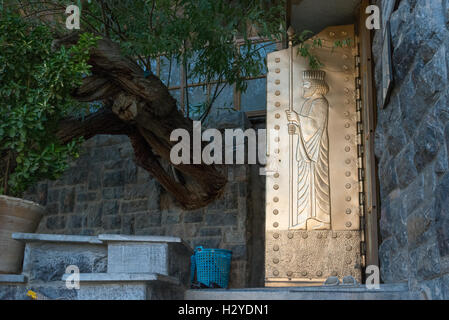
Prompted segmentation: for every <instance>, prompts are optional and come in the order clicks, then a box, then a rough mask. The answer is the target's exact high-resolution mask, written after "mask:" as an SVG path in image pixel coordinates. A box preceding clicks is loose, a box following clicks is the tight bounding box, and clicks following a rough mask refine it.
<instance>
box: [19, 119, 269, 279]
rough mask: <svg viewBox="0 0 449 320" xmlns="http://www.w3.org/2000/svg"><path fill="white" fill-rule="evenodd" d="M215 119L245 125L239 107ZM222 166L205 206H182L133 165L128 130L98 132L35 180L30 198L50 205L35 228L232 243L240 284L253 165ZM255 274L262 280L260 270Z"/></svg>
mask: <svg viewBox="0 0 449 320" xmlns="http://www.w3.org/2000/svg"><path fill="white" fill-rule="evenodd" d="M214 121H215V123H213V124H210V125H211V127H215V128H230V127H234V128H235V127H241V128H245V126H248V125H249V122H248V120H247V118H246V116H245V115H244V113H242V112H235V113H230V114H228V115H223V116H222V117H221V118H218V119H215V120H214ZM222 170H224V174H225V175H226V176H227V178H228V184H227V187H226V191H225V193H224V195H223V196H222V197H221V198H220V199H218V200H217V201H215V202H214V203H212V204H211V205H209V206H208V207H206V208H203V209H199V210H195V211H185V210H182V209H181V208H180V207H179V206H177V205H176V203H175V201H174V199H173V198H172V197H171V196H170V195H169V194H168V193H166V192H165V191H164V190H163V189H162V187H161V186H160V185H159V184H158V182H157V181H156V180H154V179H152V178H151V177H150V176H149V174H148V173H147V172H146V171H145V170H143V169H141V168H138V167H136V165H135V164H134V161H133V150H132V147H131V144H130V143H129V141H128V139H127V137H126V136H108V135H99V136H96V137H94V138H92V139H90V140H88V141H86V142H85V143H84V144H83V152H82V154H81V156H80V158H79V159H77V160H76V161H74V162H73V163H72V164H71V166H70V168H69V169H68V170H67V171H66V172H65V174H64V175H63V176H62V177H61V178H60V179H59V180H56V181H44V182H40V183H39V184H38V185H37V186H36V187H35V188H33V190H30V191H29V194H28V196H27V198H28V199H31V200H35V201H37V202H39V203H41V204H43V205H45V206H46V208H47V215H46V216H45V217H44V218H43V219H42V221H41V223H40V225H39V228H38V230H37V232H38V233H57V234H73V235H97V234H100V233H117V234H130V235H165V236H177V237H180V238H182V239H184V240H185V241H186V242H188V243H189V244H190V245H191V246H192V248H194V247H196V246H199V245H201V246H204V247H205V248H222V249H230V250H232V252H233V258H232V264H231V276H230V287H245V286H249V285H250V284H249V283H248V279H250V278H251V276H250V275H249V274H248V273H249V268H248V264H249V263H248V260H249V259H250V257H249V256H250V253H249V251H250V250H248V248H247V245H248V243H249V241H250V239H251V233H250V232H249V230H248V229H247V225H248V224H249V223H251V221H252V220H251V217H250V216H249V212H250V210H249V201H247V188H248V181H249V176H250V170H249V166H248V165H226V166H223V168H222ZM252 211H253V210H251V212H252ZM261 219H262V220H263V216H261ZM260 241H262V242H263V239H261V240H260ZM262 259H263V257H262ZM256 278H257V279H258V278H261V279H262V281H263V274H262V275H260V276H259V277H256Z"/></svg>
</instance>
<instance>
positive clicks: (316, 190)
mask: <svg viewBox="0 0 449 320" xmlns="http://www.w3.org/2000/svg"><path fill="white" fill-rule="evenodd" d="M316 38H319V39H321V41H322V48H316V49H313V54H315V55H316V56H317V57H318V58H319V60H320V61H321V62H322V63H323V67H322V69H320V70H310V68H309V66H308V61H306V60H305V59H304V58H303V57H301V56H300V55H298V54H297V47H294V48H289V49H285V50H281V51H277V52H273V53H270V54H269V55H268V58H267V64H268V76H267V132H268V137H267V141H268V143H267V166H266V170H267V179H266V190H267V191H266V192H267V194H266V199H267V200H266V255H265V257H266V262H265V276H266V284H267V285H272V284H273V283H279V282H282V281H284V280H285V282H286V284H287V285H288V284H289V283H291V284H292V285H294V283H295V282H297V281H299V282H304V281H308V282H310V281H312V282H313V281H315V282H317V283H322V282H323V281H324V280H325V279H326V278H327V277H329V276H331V275H338V276H339V277H343V276H347V275H351V276H353V277H354V278H356V279H357V280H358V281H360V280H361V258H360V241H361V238H360V237H361V234H360V215H359V211H360V206H359V190H360V189H359V178H358V164H359V160H358V159H359V157H358V152H357V144H358V140H357V139H358V134H357V122H358V119H357V112H356V89H355V68H354V55H355V53H356V51H355V48H354V27H353V26H352V25H350V26H340V27H330V28H327V29H325V30H324V31H322V32H321V33H320V34H318V35H317V36H316ZM347 39H351V41H350V43H351V44H350V45H349V46H343V47H338V48H336V47H335V46H334V43H335V41H337V40H340V41H341V42H342V41H343V40H347ZM311 41H313V39H312V40H311ZM290 57H292V59H290Z"/></svg>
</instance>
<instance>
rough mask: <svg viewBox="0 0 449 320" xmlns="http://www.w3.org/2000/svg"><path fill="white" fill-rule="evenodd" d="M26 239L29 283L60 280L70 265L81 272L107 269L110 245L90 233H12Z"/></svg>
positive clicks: (22, 239)
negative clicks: (108, 246) (77, 234)
mask: <svg viewBox="0 0 449 320" xmlns="http://www.w3.org/2000/svg"><path fill="white" fill-rule="evenodd" d="M12 237H13V239H15V240H18V241H23V242H25V254H24V261H23V269H22V274H24V275H25V276H27V277H28V282H31V283H33V282H50V281H60V280H61V278H62V276H63V275H64V274H65V273H66V268H67V267H68V266H70V265H75V266H77V267H78V269H79V270H80V272H81V273H88V272H106V270H107V247H106V245H104V243H103V242H102V241H100V240H98V238H97V237H91V236H73V235H59V234H30V233H13V235H12Z"/></svg>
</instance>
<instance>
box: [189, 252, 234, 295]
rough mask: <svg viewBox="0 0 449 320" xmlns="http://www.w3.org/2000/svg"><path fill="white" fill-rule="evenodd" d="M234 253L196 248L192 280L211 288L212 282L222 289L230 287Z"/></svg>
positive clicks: (192, 263)
mask: <svg viewBox="0 0 449 320" xmlns="http://www.w3.org/2000/svg"><path fill="white" fill-rule="evenodd" d="M231 258H232V251H231V250H225V249H204V248H203V247H196V248H195V254H194V255H193V256H192V257H191V259H190V261H191V267H190V279H191V280H192V282H193V281H194V280H195V274H196V281H198V282H201V283H202V284H204V285H206V286H210V284H211V282H213V283H216V284H218V285H219V286H220V287H222V288H227V287H228V282H229V272H230V269H231Z"/></svg>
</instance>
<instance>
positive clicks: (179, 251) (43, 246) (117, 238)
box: [12, 233, 193, 286]
mask: <svg viewBox="0 0 449 320" xmlns="http://www.w3.org/2000/svg"><path fill="white" fill-rule="evenodd" d="M12 237H13V239H15V240H18V241H23V242H25V255H24V263H23V274H24V275H26V276H27V277H28V279H29V281H31V282H33V281H43V282H48V281H58V280H60V279H61V278H62V276H63V274H65V273H66V268H67V267H68V266H71V265H73V266H76V267H78V269H79V271H80V273H105V272H108V273H158V274H161V275H166V276H172V277H175V278H178V279H179V280H180V281H181V283H183V284H184V285H185V286H187V285H188V283H189V280H190V278H189V277H190V276H189V265H190V256H191V255H192V253H193V250H192V249H191V248H190V247H189V246H188V245H187V244H186V243H185V242H184V241H182V239H181V238H177V237H160V236H128V235H115V234H100V235H98V236H77V235H58V234H30V233H14V234H13V235H12Z"/></svg>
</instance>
